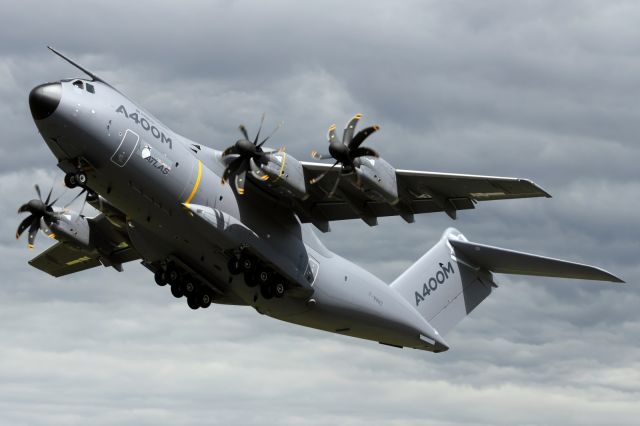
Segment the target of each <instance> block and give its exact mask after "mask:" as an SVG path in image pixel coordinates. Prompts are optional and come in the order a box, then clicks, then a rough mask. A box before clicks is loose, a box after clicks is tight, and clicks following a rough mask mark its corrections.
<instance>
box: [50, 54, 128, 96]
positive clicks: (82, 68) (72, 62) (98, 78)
mask: <svg viewBox="0 0 640 426" xmlns="http://www.w3.org/2000/svg"><path fill="white" fill-rule="evenodd" d="M47 49H49V50H50V51H52V52H53V53H55V54H56V55H58V56H60V57H61V58H62V59H64V60H65V61H67V62H68V63H70V64H71V65H73V66H74V67H76V68H78V69H79V70H80V71H82V72H83V73H85V74H87V75H88V76H89V77H91V79H92V80H93V81H99V82H101V83H104V84H106V85H107V86H109V87H111V88H114V87H113V86H112V85H110V84H109V83H107V82H106V81H104V80H103V79H101V78H100V77H98V76H97V75H95V74H94V73H92V72H91V71H89V70H88V69H86V68H85V67H83V66H82V65H80V64H78V63H77V62H75V61H73V60H71V59H69V58H67V57H66V56H64V55H63V54H62V53H60V52H58V51H57V50H56V49H54V48H53V47H51V46H47ZM114 89H115V88H114Z"/></svg>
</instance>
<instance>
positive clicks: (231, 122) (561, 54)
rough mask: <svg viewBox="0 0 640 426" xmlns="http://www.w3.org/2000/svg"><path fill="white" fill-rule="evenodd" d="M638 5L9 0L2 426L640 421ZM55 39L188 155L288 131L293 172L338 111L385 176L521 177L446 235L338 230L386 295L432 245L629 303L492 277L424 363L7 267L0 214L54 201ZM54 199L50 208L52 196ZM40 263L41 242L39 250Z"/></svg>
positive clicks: (13, 261)
mask: <svg viewBox="0 0 640 426" xmlns="http://www.w3.org/2000/svg"><path fill="white" fill-rule="evenodd" d="M639 16H640V6H638V5H637V4H636V3H635V2H625V1H620V2H608V3H606V4H604V3H602V2H592V1H587V2H583V1H580V2H578V1H566V2H562V3H558V2H551V1H540V2H504V1H487V2H482V3H476V2H458V1H452V2H437V1H429V2H422V1H420V2H419V1H408V2H396V3H394V4H393V5H391V4H390V3H385V2H313V3H310V2H304V3H301V2H290V1H289V2H288V1H279V2H268V3H267V2H259V3H253V2H245V1H220V2H195V3H191V4H189V5H188V6H186V5H175V4H173V3H159V2H150V1H146V2H136V3H125V2H122V3H114V2H108V3H95V2H91V4H89V3H87V2H80V1H68V2H65V3H64V4H55V5H53V4H49V3H45V2H40V1H26V2H21V3H20V6H19V7H18V5H14V6H7V7H5V8H3V14H2V17H0V38H1V39H2V40H5V42H4V43H2V44H0V99H1V102H0V120H1V121H0V124H1V128H2V129H3V137H2V139H1V142H0V154H2V158H3V159H4V161H3V162H2V165H0V180H1V182H2V186H1V187H0V196H1V197H2V199H3V203H2V204H1V205H0V214H1V217H3V218H4V219H3V220H2V221H1V222H0V231H1V234H0V259H2V260H1V261H0V265H1V267H2V272H3V275H4V277H5V279H4V280H3V285H2V286H0V321H1V324H2V326H0V342H2V344H1V345H0V359H1V360H2V362H1V363H0V422H1V423H7V424H86V423H87V422H90V423H92V424H157V423H164V424H197V423H217V424H256V425H257V424H274V423H278V424H304V425H316V424H336V423H339V424H347V425H362V424H395V425H400V424H402V425H407V424H409V425H410V424H416V425H417V424H425V423H428V424H436V425H460V424H469V425H488V424H491V425H493V424H580V425H583V424H621V425H624V424H635V423H636V422H637V417H638V416H639V415H640V409H639V408H638V404H637V401H638V398H639V396H640V385H639V383H640V377H639V376H638V371H640V365H639V362H638V360H639V359H640V353H639V349H638V345H637V343H636V342H638V341H640V314H639V313H638V312H639V311H638V309H637V306H639V305H640V290H639V289H638V286H637V283H638V281H639V280H640V267H639V266H638V262H637V259H636V258H637V253H638V251H639V249H640V247H639V246H638V241H640V231H639V229H640V227H639V226H638V220H637V217H636V216H637V214H635V212H637V211H638V210H640V205H639V204H638V199H640V179H639V174H638V171H637V170H638V167H637V164H638V162H639V161H640V151H639V148H638V144H637V142H636V138H637V135H638V134H639V133H640V132H639V131H638V130H640V129H639V128H638V123H639V122H640V121H639V120H638V107H637V100H636V97H637V96H636V94H637V93H638V92H639V89H640V87H639V83H638V82H639V81H640V80H638V77H637V76H638V75H639V71H640V59H639V58H640V44H639V42H638V40H640V37H638V36H639V34H638V31H640V30H639V29H638V26H637V21H638V17H639ZM46 44H52V45H54V46H56V47H58V48H60V49H61V50H63V51H65V52H67V53H69V54H70V55H71V56H73V57H74V58H76V59H78V60H79V61H80V62H81V63H83V64H84V65H86V66H87V67H88V68H90V69H92V70H94V71H95V72H97V73H98V74H99V75H101V76H103V77H104V78H106V79H107V80H108V81H110V82H112V83H113V84H114V85H116V86H117V87H118V88H120V89H122V90H123V91H124V92H125V93H127V94H129V95H130V96H131V97H132V98H134V99H136V100H137V101H139V102H140V103H141V104H142V105H144V106H145V107H146V108H147V109H149V110H150V111H151V112H152V113H153V114H154V115H156V116H158V117H159V118H160V119H162V120H163V121H164V122H165V123H166V124H168V125H169V126H170V127H172V128H173V129H175V130H176V131H178V132H180V133H182V134H184V135H185V136H187V137H189V138H192V139H194V140H198V141H200V142H202V143H205V144H207V145H210V146H214V147H217V148H222V147H225V146H227V145H229V144H231V143H232V142H233V141H234V140H235V138H237V125H238V124H239V123H241V122H243V123H245V124H247V125H248V126H249V127H255V126H257V124H258V121H259V117H260V114H261V113H262V112H263V111H265V112H267V121H268V125H271V126H272V125H275V123H277V122H278V121H280V120H284V122H285V126H284V127H283V128H282V129H281V130H280V131H279V133H278V135H277V137H276V138H275V139H274V142H273V144H274V146H279V145H284V146H286V147H287V151H288V152H290V153H292V154H293V155H295V156H296V157H298V158H300V159H308V155H309V151H310V150H311V149H313V148H317V147H319V146H324V144H325V143H326V141H325V139H324V137H325V136H324V135H325V132H326V128H327V127H328V125H329V124H331V123H333V122H336V123H337V124H338V125H339V126H340V125H342V123H343V122H344V121H346V120H347V119H348V118H349V117H350V116H351V115H352V114H353V113H355V112H362V113H364V117H365V121H366V122H367V123H372V122H379V123H380V124H381V125H382V131H381V132H380V133H379V134H376V135H375V136H374V137H372V139H371V145H372V146H374V147H376V148H377V149H378V150H379V151H380V152H381V153H382V154H383V155H384V156H385V158H387V159H388V160H389V161H390V162H392V163H393V164H395V165H396V166H397V167H399V168H412V169H428V170H436V171H449V172H462V173H478V174H496V175H509V176H522V177H527V178H531V179H533V180H535V181H536V182H537V183H539V184H541V185H542V186H543V187H544V188H545V189H547V190H548V191H549V192H551V193H552V195H553V196H554V198H552V199H550V200H545V199H535V200H514V201H504V202H495V203H488V204H487V203H480V204H479V205H478V206H477V209H476V210H474V211H470V212H461V214H460V217H459V220H457V221H456V222H453V221H451V220H450V219H449V218H448V217H446V216H445V215H444V214H436V215H428V216H424V217H420V218H418V219H417V221H416V223H415V224H413V225H408V224H405V223H404V222H403V221H402V220H401V219H398V218H390V219H383V220H381V221H380V225H379V226H378V227H375V228H369V227H368V226H367V225H365V224H364V223H362V222H358V221H351V222H344V223H335V224H333V225H332V228H333V230H334V232H332V233H330V234H326V235H322V236H321V238H322V240H323V241H324V242H325V243H326V244H327V245H328V246H329V247H330V248H332V249H335V250H336V252H338V253H339V254H341V255H344V256H346V257H348V258H350V259H352V260H354V261H356V262H357V263H358V264H360V265H362V266H364V267H366V268H368V269H370V270H372V271H373V272H374V273H376V274H377V275H379V276H381V277H382V278H384V279H385V280H387V281H391V280H393V278H395V277H396V276H397V275H398V274H399V273H400V272H401V271H402V270H403V269H404V268H406V267H407V266H409V265H410V264H411V263H412V262H413V261H415V260H416V259H417V258H418V257H420V256H421V255H422V254H423V253H424V252H425V251H426V250H428V248H429V247H431V245H432V244H433V243H434V242H435V241H436V240H437V239H438V238H439V236H440V234H441V233H442V231H443V230H444V229H445V228H446V227H448V226H456V227H458V228H459V229H460V230H462V231H463V232H464V233H465V234H466V235H467V236H468V238H469V239H471V240H473V241H478V242H482V243H489V244H494V245H499V246H504V247H508V248H513V249H520V250H523V251H530V252H535V253H540V254H545V255H549V256H557V257H563V258H568V259H572V260H576V261H582V262H588V263H592V264H597V265H599V266H602V267H605V268H607V269H609V270H610V271H612V272H614V273H616V274H619V275H620V276H622V277H623V278H624V279H625V280H626V281H628V282H629V284H627V285H624V286H617V285H611V284H602V283H586V282H580V281H563V280H554V279H542V278H537V279H536V278H528V277H516V276H511V277H507V276H499V277H498V283H499V284H500V288H498V289H497V291H496V292H495V294H494V295H492V297H491V298H489V299H487V301H485V302H484V303H483V304H482V305H481V306H480V307H479V308H478V309H477V310H476V311H475V312H474V313H472V314H471V316H470V317H469V318H467V319H466V320H465V321H463V322H462V323H461V324H460V326H458V327H457V328H456V329H455V330H454V331H453V332H452V333H451V335H449V336H447V340H448V341H449V343H450V344H451V345H452V350H451V351H449V352H447V353H444V354H440V355H430V354H425V353H422V352H417V351H409V350H402V351H400V350H396V349H393V348H387V347H382V346H380V345H376V344H372V343H370V342H364V341H359V340H354V339H350V338H346V337H343V336H334V335H329V334H325V333H322V332H319V331H315V330H310V329H304V328H299V327H296V326H292V325H289V324H286V323H282V322H279V321H274V320H272V319H269V318H267V317H263V316H260V315H259V314H257V313H256V312H254V311H253V310H252V309H249V308H239V307H225V306H216V307H214V309H209V310H207V311H196V312H192V311H191V310H189V309H188V308H187V307H186V306H185V304H184V301H182V300H176V299H174V298H172V297H171V296H170V294H169V293H168V290H167V289H166V288H158V287H157V286H155V284H153V280H152V277H151V275H150V274H149V273H148V272H147V271H146V270H145V269H144V268H142V267H141V266H139V265H126V266H125V269H126V272H125V274H117V273H116V272H115V271H112V270H107V269H102V270H95V271H91V272H88V273H82V274H78V275H75V276H71V277H68V278H64V279H53V278H51V277H48V276H44V275H43V274H41V273H39V272H38V271H36V270H33V269H32V268H29V267H28V265H27V264H26V261H27V260H28V259H29V258H30V257H31V256H32V255H34V254H35V253H31V252H28V251H27V250H26V249H25V247H24V246H25V245H26V243H25V242H24V241H23V240H21V241H18V242H16V241H15V240H14V239H13V234H14V231H15V227H16V226H17V223H18V218H17V217H16V215H15V209H16V208H17V206H18V205H20V204H21V203H22V202H24V201H26V200H27V199H29V198H31V197H32V195H33V188H32V187H33V184H34V183H36V182H37V183H40V184H41V185H42V186H43V187H45V186H48V185H49V184H50V183H51V182H54V184H55V190H56V193H61V192H62V191H63V188H62V185H61V182H60V179H61V174H60V173H59V172H58V173H56V171H55V167H54V166H55V164H54V161H55V160H54V158H53V157H52V156H51V154H50V153H49V152H48V151H47V150H46V147H45V145H44V144H43V143H42V141H41V140H40V138H39V136H38V135H37V130H36V129H35V126H34V125H33V124H32V122H31V119H30V114H29V111H28V105H27V95H28V92H29V90H30V89H31V88H32V87H33V86H35V85H36V84H39V83H41V82H44V81H50V80H56V79H59V78H64V77H69V76H74V75H79V73H78V71H76V70H74V69H73V68H71V67H69V66H68V65H67V64H65V63H63V62H62V61H60V60H59V59H58V58H56V57H55V56H53V55H51V54H50V53H48V52H47V51H46V50H45V49H44V45H46ZM71 196H72V193H67V194H66V195H65V199H66V200H69V199H70V198H71ZM48 244H50V242H48V241H46V238H43V236H40V237H39V239H38V242H37V248H36V251H35V252H39V251H40V250H42V249H44V248H45V247H47V245H48Z"/></svg>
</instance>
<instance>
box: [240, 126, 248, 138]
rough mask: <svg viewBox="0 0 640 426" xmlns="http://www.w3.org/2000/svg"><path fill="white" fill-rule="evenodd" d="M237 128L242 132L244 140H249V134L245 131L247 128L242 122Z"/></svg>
mask: <svg viewBox="0 0 640 426" xmlns="http://www.w3.org/2000/svg"><path fill="white" fill-rule="evenodd" d="M238 129H240V131H241V132H242V136H244V138H245V139H246V140H249V134H248V133H247V128H246V127H244V124H241V125H240V126H238Z"/></svg>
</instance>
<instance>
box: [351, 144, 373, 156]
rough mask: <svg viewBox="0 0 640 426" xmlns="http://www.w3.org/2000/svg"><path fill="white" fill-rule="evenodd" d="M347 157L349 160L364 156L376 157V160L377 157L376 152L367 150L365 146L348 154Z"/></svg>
mask: <svg viewBox="0 0 640 426" xmlns="http://www.w3.org/2000/svg"><path fill="white" fill-rule="evenodd" d="M349 155H350V156H351V158H357V157H364V156H368V157H376V158H377V157H379V155H378V153H377V152H376V151H374V150H373V149H371V148H367V147H365V146H361V147H360V148H356V149H354V150H353V151H351V152H350V153H349Z"/></svg>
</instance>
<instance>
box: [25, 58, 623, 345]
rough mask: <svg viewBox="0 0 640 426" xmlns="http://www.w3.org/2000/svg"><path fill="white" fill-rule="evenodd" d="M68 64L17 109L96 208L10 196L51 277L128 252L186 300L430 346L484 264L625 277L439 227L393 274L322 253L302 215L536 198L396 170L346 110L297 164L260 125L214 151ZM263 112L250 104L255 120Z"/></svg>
mask: <svg viewBox="0 0 640 426" xmlns="http://www.w3.org/2000/svg"><path fill="white" fill-rule="evenodd" d="M50 49H51V50H52V51H53V52H54V53H56V54H57V55H59V56H60V57H61V58H63V59H64V60H66V61H67V62H69V63H70V64H72V65H73V66H75V67H76V68H78V69H79V70H81V71H82V72H83V73H84V74H86V75H87V76H88V78H86V79H82V78H74V79H68V80H61V81H57V82H54V83H47V84H42V85H39V86H37V87H35V88H34V89H33V90H32V91H31V93H30V95H29V106H30V109H31V113H32V115H33V118H34V121H35V124H36V126H37V128H38V130H39V132H40V134H41V136H42V138H43V139H44V141H45V143H46V144H47V146H48V147H49V149H50V150H51V151H52V152H53V154H54V155H55V157H56V159H57V161H58V163H57V164H58V167H59V168H60V169H62V170H63V171H64V172H65V173H66V175H65V184H66V185H67V186H68V187H69V188H76V187H77V188H82V190H81V192H80V193H79V194H77V196H76V197H78V196H80V194H83V193H84V194H86V201H87V202H88V203H90V204H91V205H92V206H93V207H95V208H96V209H97V210H99V211H100V213H99V214H98V215H97V216H95V217H86V216H84V215H83V214H81V213H78V212H74V211H71V210H69V209H67V208H63V207H58V206H56V205H55V204H56V202H57V200H52V193H51V192H52V191H51V190H50V191H49V192H48V194H47V195H46V197H44V198H43V196H42V193H41V191H40V188H39V187H38V186H37V185H36V191H37V193H38V198H36V199H33V200H31V201H29V202H28V203H26V204H24V205H23V206H21V207H20V209H19V212H25V213H27V212H28V213H30V215H29V216H27V217H26V218H25V219H24V220H23V221H22V222H21V223H20V226H19V227H18V230H17V233H16V237H20V235H21V234H22V233H23V232H24V231H25V230H27V229H28V243H29V246H30V247H33V244H34V240H35V237H36V234H37V233H38V231H39V230H41V231H43V232H44V233H45V234H47V235H48V236H49V237H52V238H55V239H56V240H58V242H57V243H56V244H55V245H53V246H52V247H50V248H49V249H47V250H46V251H44V252H43V253H42V254H40V255H39V256H37V257H35V258H34V259H33V260H31V261H30V262H29V263H30V264H31V265H32V266H34V267H36V268H38V269H41V270H42V271H44V272H47V273H49V274H51V275H53V276H55V277H60V276H63V275H67V274H71V273H75V272H79V271H83V270H86V269H89V268H93V267H96V266H99V265H103V266H107V267H109V266H110V267H113V268H115V269H116V270H118V271H122V264H123V263H125V262H129V261H133V260H137V259H140V260H141V262H142V265H144V266H145V267H146V268H148V269H149V270H150V271H151V272H153V274H154V276H155V281H156V283H157V284H158V285H160V286H167V285H168V287H169V288H170V289H171V294H172V295H173V296H175V297H178V298H180V297H185V298H186V300H187V303H188V306H189V307H190V308H192V309H197V308H206V307H208V306H210V304H211V303H224V304H231V305H244V306H251V307H253V308H254V309H256V310H257V311H258V312H259V313H261V314H265V315H269V316H271V317H274V318H278V319H281V320H283V321H288V322H291V323H295V324H300V325H304V326H307V327H313V328H317V329H321V330H326V331H330V332H334V333H339V334H344V335H348V336H353V337H360V338H363V339H368V340H372V341H376V342H379V343H382V344H385V345H391V346H397V347H410V348H415V349H421V350H426V351H432V352H442V351H446V350H447V349H448V348H449V346H448V345H447V343H446V341H445V340H444V337H443V336H444V335H445V334H446V333H447V332H448V331H449V330H451V328H452V327H453V326H454V325H456V324H457V323H458V322H459V321H460V320H461V319H462V318H464V317H465V316H466V315H467V314H469V313H470V312H471V311H472V310H473V309H474V308H475V307H476V306H477V305H478V304H479V303H480V302H482V300H484V299H485V298H486V297H487V296H488V295H489V294H491V292H492V291H493V289H494V288H496V284H495V282H494V278H493V275H492V272H496V273H505V274H525V275H540V276H549V277H565V278H577V279H587V280H602V281H613V282H623V281H622V280H621V279H619V278H617V277H615V276H614V275H612V274H610V273H608V272H607V271H604V270H602V269H599V268H596V267H593V266H588V265H582V264H578V263H572V262H567V261H562V260H557V259H551V258H548V257H541V256H536V255H531V254H526V253H522V252H517V251H512V250H506V249H502V248H497V247H492V246H489V245H484V244H478V243H474V242H470V241H468V240H467V239H466V238H465V237H464V236H463V235H462V234H461V233H460V232H459V231H457V230H455V229H453V228H449V229H447V230H446V231H445V232H444V233H443V234H442V237H441V239H440V241H438V242H437V244H436V245H435V246H434V247H433V248H432V249H431V250H429V251H428V252H427V253H426V254H425V255H424V256H423V257H422V258H421V259H419V260H418V261H417V262H416V263H415V264H414V265H413V266H411V267H410V268H409V269H407V270H406V271H405V272H404V273H402V274H401V275H400V276H399V277H398V278H397V279H396V280H395V281H393V282H392V283H391V284H387V283H385V282H383V281H382V280H380V279H379V278H377V277H375V276H373V275H372V274H371V273H369V272H367V271H366V270H364V269H362V268H360V267H358V266H356V265H355V264H353V263H351V262H349V261H347V260H345V259H343V258H342V257H340V256H338V255H336V254H335V253H333V252H331V251H330V250H328V249H327V248H326V247H325V246H324V245H323V244H322V243H321V242H320V241H319V240H318V238H317V237H316V235H315V233H314V231H313V229H312V227H315V228H318V229H319V230H321V231H323V232H328V231H329V223H330V222H331V221H336V220H346V219H356V218H359V219H362V220H363V221H364V222H366V223H367V224H368V225H371V226H373V225H376V223H377V222H376V221H377V218H378V217H381V216H393V215H397V216H400V217H401V218H402V219H404V220H405V221H407V222H413V220H414V215H415V214H419V213H432V212H444V213H446V214H447V215H449V216H450V217H451V218H452V219H455V218H456V212H457V211H458V210H465V209H473V208H475V206H476V204H477V203H478V202H479V201H489V200H502V199H511V198H523V197H549V194H547V193H546V192H545V191H544V190H542V189H541V188H540V187H539V186H537V185H535V184H534V183H533V182H531V181H529V180H525V179H518V178H508V177H494V176H474V175H462V174H451V173H434V172H423V171H410V170H399V169H396V168H394V167H393V166H392V165H391V164H389V163H388V162H386V161H385V160H383V159H382V158H380V156H379V154H378V153H377V152H376V151H374V150H373V149H372V148H368V147H365V146H363V142H364V141H365V140H366V139H367V137H369V136H370V135H371V134H373V133H374V132H376V131H377V130H378V127H377V126H371V127H367V128H365V129H363V130H360V131H359V132H357V133H356V125H357V124H358V121H359V120H360V118H361V116H360V115H359V114H358V115H356V116H354V117H353V118H352V119H351V120H350V121H349V122H348V123H347V126H346V127H345V129H344V132H343V133H342V138H341V139H340V137H339V136H338V135H337V134H336V126H335V125H333V126H331V127H330V128H329V132H328V142H329V144H328V147H327V148H328V149H327V150H326V151H324V150H322V151H323V152H321V153H318V152H313V153H312V156H313V157H314V158H315V159H317V160H323V159H332V160H333V163H329V164H324V163H318V162H304V161H299V160H298V159H296V158H294V157H293V156H292V155H291V154H289V153H287V152H285V151H284V150H274V149H268V148H267V147H266V146H265V143H266V142H267V141H268V140H269V138H270V136H271V135H269V136H267V137H264V138H261V133H262V123H261V124H260V128H258V130H257V132H256V133H255V136H253V137H251V136H250V134H249V132H248V131H247V129H246V128H245V127H244V126H242V125H241V126H240V132H241V135H242V137H241V138H240V139H239V140H238V141H237V142H235V143H233V144H232V145H230V146H229V147H227V148H224V149H222V150H217V149H214V148H211V147H208V146H205V145H204V144H202V143H198V142H194V141H191V140H189V139H187V138H185V137H183V136H181V135H178V134H177V133H175V132H173V131H171V130H170V129H169V128H168V127H167V126H165V125H164V124H162V123H161V122H160V121H159V120H158V119H157V118H155V117H154V116H153V115H151V114H150V113H149V112H147V111H146V110H145V109H144V108H142V107H141V106H140V105H138V104H136V103H134V102H133V101H132V100H130V99H129V98H128V97H127V96H125V95H124V94H123V93H122V92H120V91H119V90H118V89H116V88H114V87H113V86H111V85H110V84H109V83H107V82H106V81H104V80H103V79H101V78H100V77H98V76H97V75H95V74H94V73H92V72H91V71H89V70H87V69H86V68H84V67H82V66H81V65H79V64H77V63H76V62H74V61H72V60H71V59H69V58H67V57H66V56H64V55H62V54H61V53H59V52H57V51H56V50H54V49H52V48H50ZM263 119H264V116H263Z"/></svg>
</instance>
